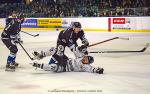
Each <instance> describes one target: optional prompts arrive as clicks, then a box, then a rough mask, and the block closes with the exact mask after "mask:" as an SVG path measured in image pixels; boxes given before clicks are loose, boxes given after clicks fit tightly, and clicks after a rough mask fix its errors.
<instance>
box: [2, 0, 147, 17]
mask: <svg viewBox="0 0 150 94" xmlns="http://www.w3.org/2000/svg"><path fill="white" fill-rule="evenodd" d="M2 1H3V0H2ZM2 1H0V18H5V17H7V16H8V15H9V14H10V13H11V12H12V11H16V12H22V13H24V14H25V15H26V17H103V16H105V17H107V16H150V0H29V1H32V2H28V3H27V2H26V0H16V2H2ZM4 1H5V0H4ZM6 1H7V0H6ZM8 1H12V0H8Z"/></svg>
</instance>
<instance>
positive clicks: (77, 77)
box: [0, 31, 150, 94]
mask: <svg viewBox="0 0 150 94" xmlns="http://www.w3.org/2000/svg"><path fill="white" fill-rule="evenodd" d="M26 32H29V31H26ZM0 33H1V32H0ZM29 33H32V34H40V35H39V36H38V37H32V36H29V35H26V34H24V33H21V37H22V40H23V41H24V43H23V44H22V45H23V46H24V48H25V49H26V50H27V52H28V53H29V54H30V55H31V56H32V52H33V51H39V50H46V49H49V48H50V47H53V46H56V40H57V36H58V33H59V31H48V32H46V31H40V32H35V31H31V32H29ZM85 35H86V37H87V39H88V40H89V42H90V44H93V43H96V42H100V41H103V40H106V39H110V38H113V37H126V38H129V40H123V39H115V40H112V41H109V42H105V43H102V44H99V45H96V46H93V47H90V48H88V51H110V50H111V51H120V50H131V51H132V50H141V49H142V48H143V47H144V46H145V45H146V43H150V33H138V32H137V33H135V32H134V33H125V32H124V33H118V32H117V33H110V32H109V33H103V32H95V33H93V32H85ZM78 43H79V44H81V43H80V41H78ZM18 49H19V51H18V54H17V59H16V61H17V62H18V63H20V66H19V68H17V69H16V71H15V72H5V64H6V59H7V55H8V54H9V51H8V50H7V48H6V47H5V46H4V44H3V43H2V41H1V40H0V94H150V47H148V48H147V49H146V51H144V52H141V53H140V52H137V53H89V55H92V56H94V59H95V62H94V63H93V64H92V66H95V67H98V66H99V67H103V68H104V74H94V73H86V72H64V73H53V72H47V71H43V70H41V69H35V68H34V67H32V66H31V65H30V64H29V63H31V62H33V61H32V60H30V58H29V57H28V56H27V55H26V53H25V52H24V51H23V49H22V48H21V47H20V46H19V45H18ZM65 53H66V55H67V56H68V57H71V58H74V55H73V53H72V52H71V51H70V50H69V49H68V48H66V51H65ZM32 57H33V56H32ZM49 59H50V57H46V58H44V59H43V60H40V61H38V62H40V63H48V61H49Z"/></svg>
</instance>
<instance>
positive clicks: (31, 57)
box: [19, 42, 34, 60]
mask: <svg viewBox="0 0 150 94" xmlns="http://www.w3.org/2000/svg"><path fill="white" fill-rule="evenodd" d="M19 45H20V46H21V47H22V49H23V50H24V51H25V53H26V54H27V55H28V57H29V58H30V59H31V60H34V59H33V58H32V57H31V56H30V55H29V53H28V52H27V51H26V49H25V48H24V47H23V46H22V44H21V43H20V42H19Z"/></svg>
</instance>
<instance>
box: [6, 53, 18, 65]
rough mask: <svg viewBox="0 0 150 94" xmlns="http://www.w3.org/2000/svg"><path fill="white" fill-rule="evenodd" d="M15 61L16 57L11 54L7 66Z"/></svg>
mask: <svg viewBox="0 0 150 94" xmlns="http://www.w3.org/2000/svg"><path fill="white" fill-rule="evenodd" d="M15 59H16V55H12V54H10V55H9V56H8V58H7V64H11V63H13V62H14V61H15Z"/></svg>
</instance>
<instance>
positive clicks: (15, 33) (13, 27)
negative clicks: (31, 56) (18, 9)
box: [1, 14, 24, 71]
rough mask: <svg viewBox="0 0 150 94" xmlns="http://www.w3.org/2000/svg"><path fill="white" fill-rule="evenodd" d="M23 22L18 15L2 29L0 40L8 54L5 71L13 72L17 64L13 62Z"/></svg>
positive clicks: (21, 17) (20, 15)
mask: <svg viewBox="0 0 150 94" xmlns="http://www.w3.org/2000/svg"><path fill="white" fill-rule="evenodd" d="M23 21H24V15H23V14H19V15H18V16H17V18H16V19H12V20H11V21H10V23H9V24H8V25H6V27H5V28H4V30H3V32H2V34H1V39H2V41H3V43H4V44H5V46H6V47H7V48H8V49H9V51H10V54H9V55H8V57H7V64H6V71H14V70H15V67H16V66H18V63H16V62H15V59H16V55H17V52H18V48H17V45H16V43H18V42H22V41H21V39H20V34H19V32H20V30H21V24H22V23H23Z"/></svg>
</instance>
